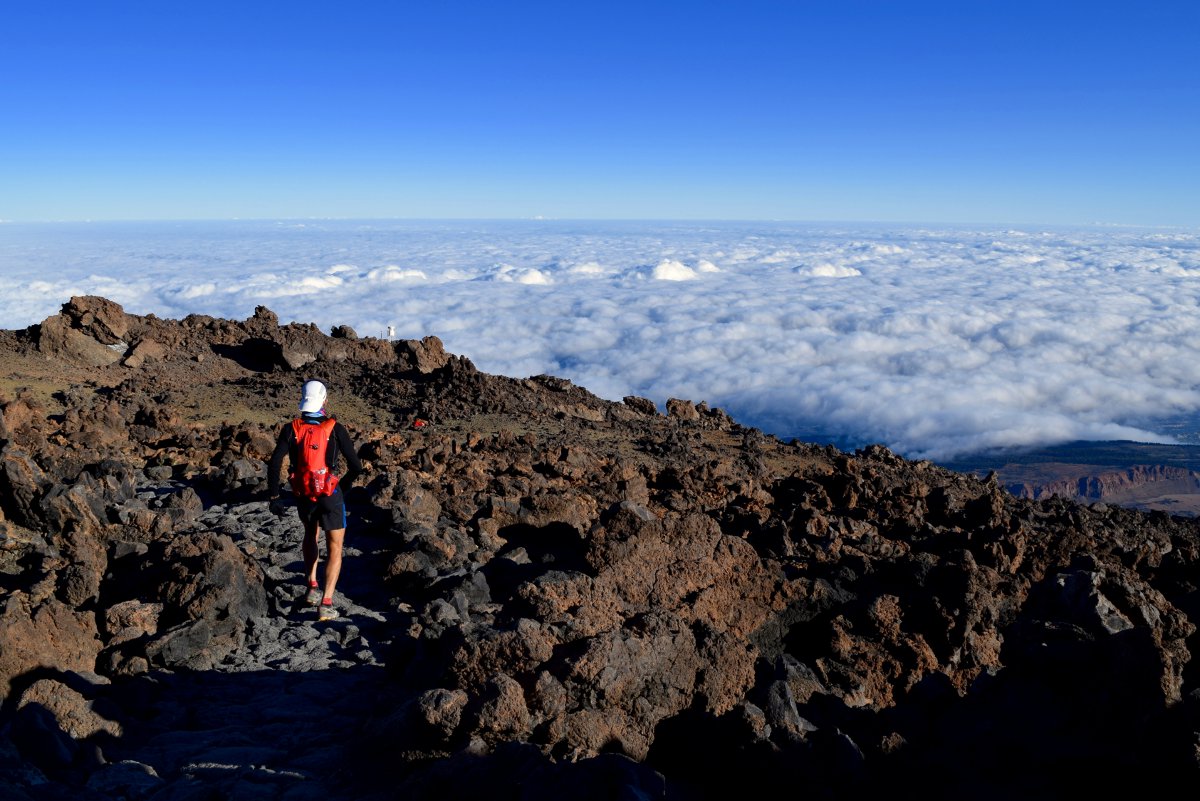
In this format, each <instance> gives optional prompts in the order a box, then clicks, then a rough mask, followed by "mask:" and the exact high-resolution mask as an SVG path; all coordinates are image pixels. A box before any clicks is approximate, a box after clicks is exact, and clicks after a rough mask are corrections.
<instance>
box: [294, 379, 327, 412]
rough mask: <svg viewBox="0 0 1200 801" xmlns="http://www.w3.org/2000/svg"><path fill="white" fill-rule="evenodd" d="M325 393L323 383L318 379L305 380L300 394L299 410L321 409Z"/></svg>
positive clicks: (323, 404)
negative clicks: (302, 392)
mask: <svg viewBox="0 0 1200 801" xmlns="http://www.w3.org/2000/svg"><path fill="white" fill-rule="evenodd" d="M325 395H326V392H325V385H324V384H322V383H321V382H320V381H305V382H304V394H302V395H301V396H300V411H302V412H319V411H321V409H322V408H324V406H325Z"/></svg>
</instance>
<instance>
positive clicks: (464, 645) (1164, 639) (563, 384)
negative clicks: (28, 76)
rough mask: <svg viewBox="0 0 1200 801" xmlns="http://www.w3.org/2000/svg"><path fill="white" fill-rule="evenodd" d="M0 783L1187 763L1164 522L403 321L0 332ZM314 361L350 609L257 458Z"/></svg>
mask: <svg viewBox="0 0 1200 801" xmlns="http://www.w3.org/2000/svg"><path fill="white" fill-rule="evenodd" d="M0 366H2V368H3V369H2V371H0V698H2V699H3V701H2V704H0V797H4V798H6V799H14V800H15V801H28V800H34V801H40V800H42V799H66V798H70V799H83V801H88V800H89V799H126V800H128V801H135V800H136V801H143V800H145V801H201V800H206V799H256V800H257V799H262V800H263V801H304V799H333V800H334V801H339V800H340V799H356V800H359V801H363V800H365V801H383V800H384V799H455V798H468V797H470V798H485V799H513V800H514V801H516V800H517V799H520V800H521V801H526V800H528V801H532V800H533V799H539V800H540V799H564V798H572V799H671V800H672V801H707V800H708V799H730V798H768V797H777V796H778V795H779V794H780V793H782V794H783V797H796V798H817V799H851V798H876V799H877V798H913V799H916V798H922V799H962V798H972V799H1011V798H1025V799H1059V798H1063V797H1068V796H1070V797H1074V796H1076V795H1084V796H1087V797H1093V798H1117V797H1122V798H1123V797H1129V796H1130V795H1131V794H1134V795H1136V796H1146V795H1150V794H1156V793H1165V792H1167V790H1168V788H1175V787H1178V786H1180V783H1181V782H1182V783H1184V784H1183V785H1182V786H1185V787H1186V786H1195V782H1196V781H1197V779H1200V770H1198V766H1200V745H1198V743H1200V695H1198V694H1197V690H1198V688H1200V674H1198V673H1197V666H1196V664H1195V663H1194V660H1192V658H1191V651H1192V650H1193V649H1194V648H1197V647H1198V646H1200V641H1198V640H1197V633H1196V632H1197V627H1196V621H1197V620H1200V595H1198V593H1197V587H1198V582H1200V529H1198V528H1197V527H1198V525H1200V522H1198V521H1197V520H1196V519H1194V518H1191V517H1185V516H1173V515H1171V514H1168V513H1166V512H1162V511H1152V512H1147V511H1142V510H1137V509H1131V508H1126V507H1123V506H1117V505H1106V504H1103V503H1100V504H1095V505H1092V506H1086V505H1082V504H1079V503H1076V502H1074V501H1071V500H1068V499H1065V498H1062V497H1058V496H1056V495H1054V494H1046V495H1044V496H1043V497H1038V498H1033V497H1027V498H1021V497H1017V495H1015V494H1014V493H1013V492H1010V491H1009V490H1007V489H1006V488H1005V486H1003V484H1002V483H1001V482H999V481H998V480H997V479H996V476H995V475H990V476H985V477H982V478H980V477H976V476H973V475H969V474H964V473H961V472H955V471H951V470H949V469H945V468H943V467H940V466H937V465H935V464H932V463H930V462H914V461H909V460H905V459H903V458H900V457H898V456H897V455H895V454H893V453H891V452H890V451H888V450H887V449H886V448H883V447H879V446H873V447H867V448H863V449H860V450H857V451H854V452H843V451H840V450H838V449H836V448H834V447H830V446H823V447H821V446H816V445H810V444H805V443H803V442H797V441H791V442H783V441H780V440H778V439H776V438H774V437H771V436H767V435H764V434H763V433H762V432H760V431H758V430H756V429H754V428H748V427H745V426H743V425H740V424H739V423H738V422H737V421H736V420H733V419H731V418H730V417H729V416H728V415H727V414H726V413H724V412H723V411H722V410H720V409H717V408H711V407H709V406H708V405H707V404H705V403H704V402H702V401H701V402H696V401H695V400H688V399H680V398H668V399H663V400H662V401H661V403H659V402H656V401H654V400H651V399H647V398H640V397H628V398H625V399H624V400H623V401H622V402H613V401H607V400H603V399H600V398H598V397H596V396H595V395H593V394H591V393H590V392H588V391H587V390H586V389H584V388H582V387H578V386H575V385H573V384H572V383H571V382H570V381H567V380H564V379H561V378H557V377H554V376H548V375H542V376H534V377H530V378H525V379H517V378H509V377H503V376H495V375H488V374H486V373H483V372H480V371H479V370H477V369H476V368H475V367H474V365H473V364H472V363H471V362H470V360H469V359H468V358H466V357H465V356H462V355H455V354H451V353H447V352H446V351H445V349H444V347H443V346H442V343H441V342H440V341H439V340H438V339H437V338H435V337H432V336H431V337H426V338H424V339H421V340H400V341H389V340H386V339H379V338H373V337H359V336H357V335H356V333H355V332H354V331H353V330H351V329H350V328H348V327H345V326H340V327H336V328H334V329H333V330H332V331H331V332H329V333H328V334H326V333H324V332H323V331H321V330H319V329H318V328H317V327H315V326H313V325H302V324H295V323H293V324H286V325H281V324H280V322H279V320H278V319H277V317H276V315H275V314H274V313H272V312H271V311H270V310H269V309H266V308H262V307H260V308H258V309H257V310H256V311H255V313H254V315H253V316H252V317H250V318H248V319H246V320H240V321H236V320H225V319H215V318H211V317H206V316H200V315H191V316H188V317H186V318H184V319H182V320H163V319H158V318H156V317H154V316H139V315H133V314H128V313H126V312H125V311H124V310H123V309H122V308H121V307H120V306H119V305H118V304H116V303H114V302H112V301H110V300H107V299H104V298H99V297H75V298H71V299H70V301H69V302H67V303H65V304H64V305H63V307H62V310H61V312H60V313H59V314H57V315H55V316H52V317H50V318H47V319H46V320H44V321H43V322H42V323H40V324H38V325H34V326H31V327H29V328H27V329H23V330H13V331H2V332H0ZM313 378H315V379H320V380H321V381H323V382H325V384H326V385H327V386H328V387H329V392H330V399H329V404H328V408H329V411H330V412H331V413H332V414H334V415H335V416H336V417H337V418H338V419H339V420H340V421H341V422H342V423H343V424H344V425H345V426H346V427H347V428H348V429H349V431H350V432H351V434H352V436H353V439H354V441H355V442H356V444H357V446H358V454H359V456H360V458H361V459H362V461H363V463H364V466H365V468H366V469H365V472H364V474H363V475H362V476H361V477H360V478H359V480H358V481H357V482H356V483H355V485H354V486H352V487H348V488H347V491H346V496H347V505H348V514H349V525H348V531H347V536H346V543H347V550H346V559H345V564H344V566H343V570H342V580H341V582H340V583H339V585H338V590H339V593H338V595H339V598H338V601H339V604H340V606H341V609H342V616H341V618H339V619H338V620H336V621H330V622H318V621H317V619H316V616H315V613H314V611H313V610H312V609H311V608H309V607H305V606H304V604H303V594H304V590H305V588H304V587H303V586H302V581H301V579H302V575H301V573H302V570H303V567H302V557H301V554H300V535H301V528H300V524H299V522H298V520H297V519H296V517H295V515H294V514H292V513H288V514H286V515H284V516H282V517H280V516H276V515H275V514H272V512H271V511H270V510H269V508H268V504H267V502H266V500H267V499H266V496H265V488H266V483H267V461H268V459H269V456H270V453H271V451H272V448H273V446H274V443H275V439H276V436H277V433H278V431H279V430H280V428H281V426H283V425H285V424H286V423H287V421H288V420H289V419H290V418H291V417H292V416H293V415H294V414H295V410H296V404H297V402H298V400H299V391H300V386H301V384H302V383H303V382H304V381H305V380H308V379H313Z"/></svg>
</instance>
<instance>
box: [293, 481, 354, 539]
mask: <svg viewBox="0 0 1200 801" xmlns="http://www.w3.org/2000/svg"><path fill="white" fill-rule="evenodd" d="M296 511H297V512H298V513H299V514H300V521H301V522H302V523H308V522H311V521H312V520H316V521H317V523H318V524H319V525H320V526H321V528H323V529H325V530H326V531H333V530H334V529H339V528H345V527H346V499H345V497H344V496H343V495H342V488H341V487H338V488H337V489H335V490H334V491H333V494H332V495H326V496H324V497H322V498H317V500H315V501H310V500H309V499H308V498H301V497H299V496H297V497H296Z"/></svg>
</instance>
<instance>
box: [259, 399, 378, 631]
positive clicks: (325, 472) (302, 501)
mask: <svg viewBox="0 0 1200 801" xmlns="http://www.w3.org/2000/svg"><path fill="white" fill-rule="evenodd" d="M326 395H327V392H326V390H325V385H324V384H322V383H321V382H320V381H307V382H305V384H304V388H303V392H302V395H301V398H300V416H299V417H297V418H296V419H294V420H292V421H291V422H290V423H289V424H287V425H285V426H284V427H283V430H282V431H280V432H279V439H278V441H277V442H276V443H275V452H274V453H272V454H271V465H270V467H269V469H268V471H267V495H268V498H269V499H270V508H271V511H272V512H274V513H275V514H277V515H282V514H283V513H284V511H285V509H286V507H284V505H283V504H282V502H281V501H280V497H279V471H280V469H281V468H282V467H283V457H284V456H285V455H286V456H287V457H288V459H289V467H288V479H289V481H290V482H291V485H292V493H293V494H294V496H295V498H296V511H297V512H298V513H299V515H300V522H302V523H303V524H304V570H305V576H306V577H307V579H308V589H307V594H306V595H305V596H304V600H305V603H306V604H307V605H309V606H318V607H319V609H318V619H320V620H333V619H334V618H336V617H337V616H338V611H337V608H336V607H335V606H334V605H333V591H334V589H335V588H336V587H337V581H338V575H339V574H340V573H341V570H342V541H343V539H344V538H345V535H346V499H345V496H344V495H343V494H342V487H343V486H349V485H350V484H352V483H353V482H354V479H356V478H357V477H358V476H359V474H360V473H362V463H361V462H360V461H359V459H358V454H357V452H356V451H355V448H354V443H353V442H352V441H351V440H350V434H349V432H347V431H346V428H345V426H343V425H342V424H341V423H339V422H337V420H335V419H334V418H333V417H331V416H330V415H329V414H328V413H327V412H326V411H325V398H326ZM322 453H323V454H324V458H323V459H322V458H321V455H322ZM339 456H341V457H343V458H345V460H346V464H347V466H348V467H349V469H348V470H347V472H346V474H345V475H344V476H343V477H342V478H341V479H340V480H339V479H338V478H337V475H336V474H335V473H334V469H335V468H336V467H337V463H338V457H339ZM318 529H323V530H324V531H325V546H326V550H327V551H328V553H327V554H326V562H325V590H324V592H322V591H321V590H320V589H319V585H318V584H317V561H318V559H317V555H318V547H317V530H318Z"/></svg>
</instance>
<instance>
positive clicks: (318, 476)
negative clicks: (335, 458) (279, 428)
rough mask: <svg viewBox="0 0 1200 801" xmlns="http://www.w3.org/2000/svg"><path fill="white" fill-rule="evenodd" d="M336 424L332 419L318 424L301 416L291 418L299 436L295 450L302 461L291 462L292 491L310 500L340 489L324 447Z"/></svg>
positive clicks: (293, 429)
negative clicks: (326, 458) (297, 462)
mask: <svg viewBox="0 0 1200 801" xmlns="http://www.w3.org/2000/svg"><path fill="white" fill-rule="evenodd" d="M335 424H336V421H335V420H333V419H329V420H325V421H324V422H322V423H320V424H318V425H314V424H312V423H306V422H304V421H303V420H300V419H296V420H293V421H292V431H293V432H294V433H295V435H296V450H297V452H298V453H299V455H300V459H299V464H293V465H291V468H290V469H289V471H288V480H289V481H291V483H292V491H293V492H295V493H296V494H297V495H299V496H301V497H304V498H308V499H309V500H310V501H315V500H316V499H317V498H320V497H321V496H323V495H332V494H333V491H334V490H335V489H337V485H338V480H337V476H335V475H334V474H333V471H331V470H330V469H329V465H327V464H326V463H325V448H326V446H327V445H328V444H329V437H330V436H331V435H332V434H333V427H334V425H335Z"/></svg>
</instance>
